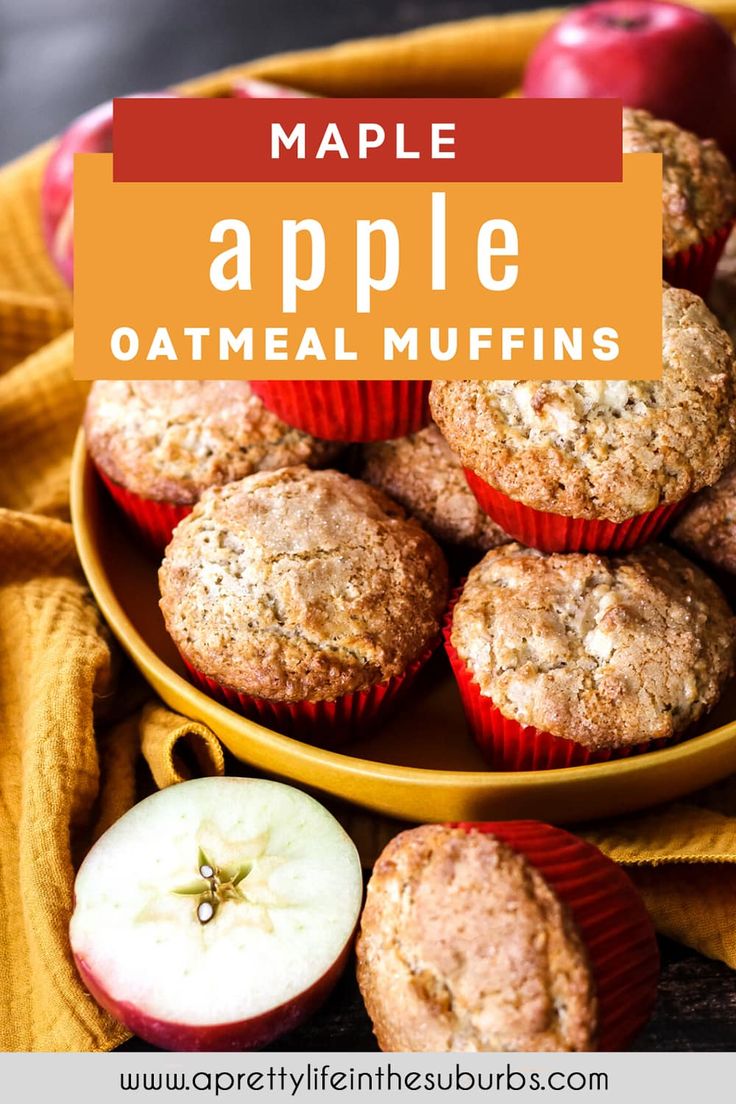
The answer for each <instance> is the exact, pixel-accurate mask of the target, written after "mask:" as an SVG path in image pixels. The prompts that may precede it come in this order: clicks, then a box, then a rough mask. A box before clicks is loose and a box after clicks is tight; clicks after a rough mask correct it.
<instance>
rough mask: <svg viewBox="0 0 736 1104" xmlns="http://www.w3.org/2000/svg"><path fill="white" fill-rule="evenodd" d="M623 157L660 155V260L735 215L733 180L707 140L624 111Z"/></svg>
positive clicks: (647, 116)
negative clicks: (626, 154)
mask: <svg viewBox="0 0 736 1104" xmlns="http://www.w3.org/2000/svg"><path fill="white" fill-rule="evenodd" d="M623 148H624V153H661V154H662V254H663V256H665V257H673V256H674V255H675V254H676V253H681V252H683V251H684V250H687V249H689V248H690V247H691V246H693V245H700V244H701V243H702V242H703V241H704V240H705V239H707V238H710V237H711V236H712V235H713V234H715V233H716V232H717V231H718V230H719V229H721V228H722V227H723V226H725V225H727V224H728V223H729V222H730V221H731V220H732V219H733V217H734V215H735V214H736V179H735V178H734V174H733V170H732V169H731V166H730V164H729V162H728V158H727V157H726V156H725V154H723V153H721V151H720V149H719V148H718V146H717V145H716V143H715V142H714V141H713V139H712V138H698V136H697V135H696V134H691V133H690V131H688V130H682V129H681V128H680V127H679V126H677V125H676V124H675V123H669V122H665V121H664V120H663V119H655V118H654V117H653V116H652V115H650V114H649V112H648V111H642V110H640V109H637V108H631V107H625V108H624V125H623Z"/></svg>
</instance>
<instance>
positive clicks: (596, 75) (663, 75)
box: [523, 0, 736, 160]
mask: <svg viewBox="0 0 736 1104" xmlns="http://www.w3.org/2000/svg"><path fill="white" fill-rule="evenodd" d="M523 91H524V95H525V96H534V97H553V98H557V97H563V98H570V97H578V98H588V97H601V98H606V97H611V98H616V99H620V100H622V101H623V103H624V105H625V106H627V107H643V108H646V109H647V110H648V111H651V113H652V114H653V115H655V116H656V117H657V118H659V119H669V120H670V121H672V122H675V123H678V124H679V125H680V126H682V127H685V129H687V130H692V131H694V132H695V133H696V134H699V135H700V136H701V137H703V138H715V139H716V141H717V142H718V143H719V145H720V146H721V148H722V149H723V150H724V151H725V152H726V153H727V154H728V155H729V157H731V158H732V160H736V46H734V43H733V41H732V39H731V37H730V35H729V34H728V32H727V31H726V30H725V28H724V27H723V26H722V25H721V24H720V23H719V22H718V21H717V20H715V19H714V18H713V17H712V16H710V15H706V13H705V12H701V11H695V10H694V9H693V8H687V7H683V6H682V5H680V4H670V3H664V2H660V0H603V2H600V3H593V4H586V5H584V6H583V7H581V8H577V9H574V10H573V11H571V12H570V13H569V14H568V15H566V16H564V18H563V19H561V20H560V22H559V23H558V24H557V25H556V26H555V27H553V28H552V30H551V31H549V32H548V34H547V35H545V37H544V38H543V39H542V41H541V42H540V43H539V45H538V46H537V48H536V50H535V51H534V53H533V54H532V56H531V58H530V59H529V63H528V65H527V68H526V72H525V75H524V85H523Z"/></svg>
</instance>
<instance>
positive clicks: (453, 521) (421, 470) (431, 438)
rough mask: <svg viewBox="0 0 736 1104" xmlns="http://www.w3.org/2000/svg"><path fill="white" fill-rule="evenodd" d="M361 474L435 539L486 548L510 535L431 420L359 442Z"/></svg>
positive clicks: (504, 542) (477, 548) (501, 542)
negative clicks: (393, 435) (485, 507)
mask: <svg viewBox="0 0 736 1104" xmlns="http://www.w3.org/2000/svg"><path fill="white" fill-rule="evenodd" d="M360 477H361V479H365V481H366V482H367V483H372V484H373V486H374V487H380V489H381V490H382V491H385V492H386V494H387V495H390V496H391V498H393V499H395V501H396V502H400V503H401V505H402V506H404V507H405V508H406V509H407V510H408V511H409V513H410V514H411V515H412V516H413V517H415V518H416V519H417V521H418V522H420V523H421V524H422V525H423V526H424V528H425V529H426V530H427V531H428V532H429V533H431V534H432V536H433V537H435V538H436V539H437V540H438V541H442V542H443V543H445V544H450V545H455V546H462V547H465V548H472V549H476V550H479V551H481V552H487V551H488V549H489V548H497V547H498V545H500V544H506V543H507V542H508V541H509V540H510V539H511V538H510V537H508V536H507V535H506V533H504V531H503V529H501V528H500V526H498V525H496V523H495V521H491V519H490V518H489V517H488V515H487V514H485V513H484V512H483V511H482V510H481V508H480V506H479V505H478V502H477V500H476V498H475V495H474V494H473V493H472V491H471V490H470V487H469V486H468V483H467V480H466V478H465V475H464V474H463V469H462V465H461V464H460V461H459V460H458V458H457V457H456V456H455V454H454V453H453V451H452V449H451V448H450V446H449V445H448V444H447V442H446V441H445V439H444V437H443V436H442V434H441V433H440V431H439V430H438V429H437V426H435V425H428V426H427V427H426V429H422V430H420V431H419V432H418V433H412V434H410V435H409V436H408V437H399V438H397V439H396V440H394V441H375V442H374V443H372V444H369V445H364V446H363V448H362V458H361V467H360Z"/></svg>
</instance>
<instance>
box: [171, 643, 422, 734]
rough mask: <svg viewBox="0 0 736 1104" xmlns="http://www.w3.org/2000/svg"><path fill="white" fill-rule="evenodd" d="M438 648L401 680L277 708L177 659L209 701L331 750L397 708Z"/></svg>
mask: <svg viewBox="0 0 736 1104" xmlns="http://www.w3.org/2000/svg"><path fill="white" fill-rule="evenodd" d="M439 642H440V637H439V636H438V637H436V638H435V640H433V641H432V643H431V644H430V645H428V646H427V647H426V648H425V650H424V651H423V652H422V653H421V654H420V655H419V656H417V658H416V659H414V660H412V662H411V663H410V664H409V666H408V667H407V668H406V669H405V670H404V671H402V672H401V674H400V675H394V677H393V678H390V679H388V680H387V681H386V682H381V683H378V684H377V685H376V686H370V687H368V689H366V690H356V691H354V692H353V693H351V694H343V695H342V697H340V698H335V699H334V700H333V701H301V702H279V701H269V700H268V699H267V698H255V697H252V696H251V695H250V694H241V693H239V692H238V691H237V690H232V689H231V688H230V687H229V686H223V685H222V684H221V683H219V682H217V681H216V680H215V679H212V678H210V677H209V676H208V675H205V674H203V673H202V672H201V671H199V670H197V668H196V667H193V666H192V664H191V663H189V661H188V660H187V659H186V657H185V656H183V655H182V657H181V658H182V659H183V660H184V664H185V666H186V668H187V671H188V673H189V677H190V679H191V681H192V682H193V683H194V684H195V686H199V688H200V689H201V690H204V692H205V693H206V694H209V695H210V697H212V698H215V699H216V700H217V701H219V702H222V704H223V705H227V706H229V707H230V708H231V709H234V710H236V712H238V713H242V714H243V715H244V716H245V717H248V718H249V719H250V720H252V721H257V722H258V723H259V724H262V725H265V726H266V727H267V728H275V729H276V730H277V731H278V732H282V733H283V734H284V735H285V736H294V737H295V738H297V739H299V740H305V741H306V742H307V743H310V744H315V745H316V746H317V747H326V748H334V747H338V746H339V745H340V744H343V743H345V742H346V741H347V740H350V739H353V738H354V737H356V736H361V735H363V733H365V732H366V731H368V730H369V729H371V728H374V727H376V726H377V725H379V724H382V723H383V722H384V721H385V720H386V719H387V718H388V717H389V716H390V715H391V713H392V712H393V710H394V709H395V708H396V706H397V705H398V704H399V703H400V702H401V700H402V699H403V698H404V696H405V695H406V693H407V692H408V690H409V688H410V687H411V685H412V683H413V682H414V680H415V679H416V677H417V675H418V674H419V672H420V671H421V669H422V668H423V667H424V665H425V664H426V663H427V662H428V661H429V660H430V659H431V657H432V655H433V654H434V652H435V651H436V649H437V645H438V644H439Z"/></svg>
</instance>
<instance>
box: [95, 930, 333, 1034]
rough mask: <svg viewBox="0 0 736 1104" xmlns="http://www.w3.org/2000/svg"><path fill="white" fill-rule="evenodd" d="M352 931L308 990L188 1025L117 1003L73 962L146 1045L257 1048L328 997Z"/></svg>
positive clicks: (98, 996) (292, 1027)
mask: <svg viewBox="0 0 736 1104" xmlns="http://www.w3.org/2000/svg"><path fill="white" fill-rule="evenodd" d="M354 941H355V933H353V935H351V937H350V939H349V940H348V941H347V943H346V944H345V946H344V948H343V950H342V952H341V953H340V955H339V956H338V958H337V959H335V961H334V962H333V964H332V966H331V967H330V968H329V970H328V971H327V972H326V973H325V974H323V975H322V977H321V978H320V979H319V980H318V981H316V982H314V984H313V985H311V986H310V987H309V989H305V990H304V991H303V992H302V993H299V994H298V995H297V996H295V997H293V998H292V999H291V1000H289V1001H286V1002H285V1003H284V1004H281V1005H279V1007H278V1008H271V1009H269V1010H268V1012H264V1013H262V1015H260V1016H254V1017H252V1018H251V1019H248V1020H242V1021H240V1022H237V1023H225V1024H207V1025H206V1026H202V1025H199V1024H197V1025H192V1024H181V1023H173V1022H171V1021H167V1020H157V1019H154V1018H153V1017H151V1016H147V1015H146V1014H145V1013H144V1012H142V1011H141V1010H140V1008H136V1007H135V1005H132V1004H130V1003H126V1002H124V1001H116V1000H114V998H112V997H111V996H110V994H109V993H107V992H106V990H105V987H104V986H103V985H102V984H101V982H100V981H99V980H98V979H97V978H96V977H95V976H94V973H93V972H92V970H91V969H90V967H89V965H88V963H87V962H86V960H85V959H84V957H83V956H81V955H78V954H76V953H75V954H74V963H75V965H76V967H77V970H78V971H79V975H80V977H81V978H82V981H83V982H84V985H85V987H86V988H87V989H88V991H89V993H90V994H91V995H92V996H93V997H94V999H95V1000H96V1001H97V1003H98V1004H100V1005H101V1006H102V1007H103V1008H104V1009H105V1011H106V1012H109V1013H110V1015H111V1016H112V1017H113V1018H114V1019H116V1020H118V1021H119V1022H120V1023H122V1024H123V1025H124V1026H125V1027H127V1029H128V1031H130V1032H132V1033H133V1035H138V1036H139V1038H141V1039H144V1040H145V1042H147V1043H150V1044H151V1046H155V1047H159V1048H160V1049H161V1050H172V1051H218V1050H221V1051H225V1050H240V1051H242V1050H261V1049H262V1048H263V1047H265V1046H267V1045H268V1044H269V1043H271V1042H273V1040H274V1039H277V1038H279V1036H281V1035H285V1034H286V1033H287V1032H289V1031H294V1030H295V1028H297V1027H298V1026H299V1025H300V1024H302V1023H304V1021H305V1020H307V1019H309V1017H310V1016H311V1015H312V1014H313V1013H314V1012H316V1011H317V1009H318V1008H320V1007H321V1005H322V1004H324V1002H325V1001H326V1000H327V997H328V996H329V995H330V993H331V992H332V990H333V989H334V988H335V985H336V984H337V982H338V981H339V980H340V978H341V976H342V974H343V973H344V972H345V967H346V965H347V963H348V959H349V958H350V955H351V953H352V949H353V943H354Z"/></svg>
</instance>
